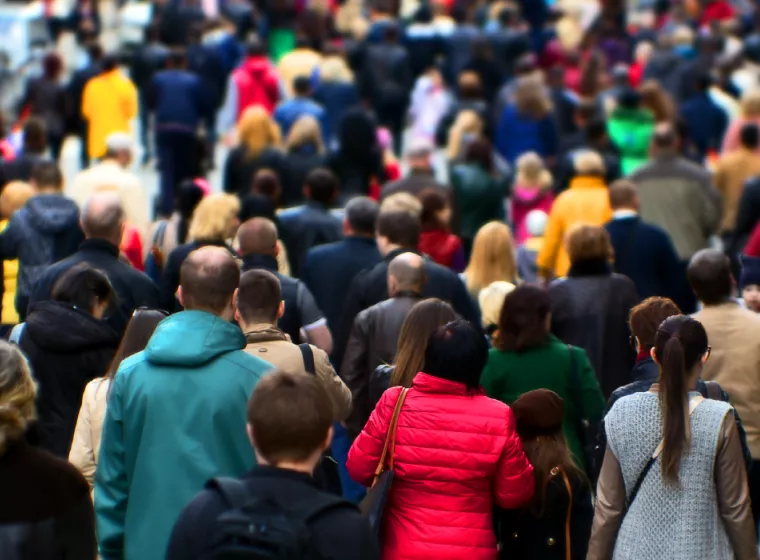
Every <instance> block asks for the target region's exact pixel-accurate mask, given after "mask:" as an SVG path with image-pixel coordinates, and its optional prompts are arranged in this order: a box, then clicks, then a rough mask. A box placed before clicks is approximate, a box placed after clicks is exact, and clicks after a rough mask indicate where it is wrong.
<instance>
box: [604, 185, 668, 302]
mask: <svg viewBox="0 0 760 560" xmlns="http://www.w3.org/2000/svg"><path fill="white" fill-rule="evenodd" d="M609 194H610V207H611V208H612V221H610V222H608V223H607V224H606V225H605V226H604V227H605V229H606V230H607V233H609V234H610V240H611V241H612V247H613V248H614V249H615V272H618V273H620V274H625V275H626V276H628V277H629V278H630V279H631V280H633V283H634V284H636V291H637V292H638V293H639V296H640V297H642V298H648V297H652V296H664V297H669V298H674V297H676V296H677V295H678V293H679V281H683V270H682V268H681V266H680V263H679V260H678V255H677V254H676V250H675V249H674V248H673V243H672V241H670V237H668V234H667V233H665V231H664V230H662V229H660V228H658V227H657V226H653V225H650V224H647V223H646V222H643V221H642V220H641V217H639V195H638V191H637V190H636V185H634V184H633V183H631V182H630V181H625V180H621V181H617V182H616V183H613V184H612V185H611V186H610V192H609Z"/></svg>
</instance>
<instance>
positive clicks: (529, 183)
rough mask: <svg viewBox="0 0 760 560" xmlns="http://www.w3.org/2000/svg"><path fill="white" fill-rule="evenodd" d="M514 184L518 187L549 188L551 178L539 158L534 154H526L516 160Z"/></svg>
mask: <svg viewBox="0 0 760 560" xmlns="http://www.w3.org/2000/svg"><path fill="white" fill-rule="evenodd" d="M515 182H516V184H517V185H518V186H520V187H535V188H542V189H545V188H549V187H550V186H551V185H552V176H551V173H549V171H547V169H546V166H545V165H544V162H543V160H542V159H541V157H540V156H539V155H538V154H537V153H535V152H528V153H526V154H523V155H521V156H520V157H519V158H517V179H516V181H515Z"/></svg>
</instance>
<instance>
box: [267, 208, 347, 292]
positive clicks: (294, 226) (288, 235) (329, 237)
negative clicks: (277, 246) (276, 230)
mask: <svg viewBox="0 0 760 560" xmlns="http://www.w3.org/2000/svg"><path fill="white" fill-rule="evenodd" d="M342 237H343V222H342V221H341V219H340V218H338V217H337V216H335V215H334V214H332V213H331V212H330V210H329V209H328V208H327V207H325V206H322V205H321V204H319V203H317V202H314V201H311V200H309V201H307V202H306V204H304V205H303V206H297V207H295V208H288V209H287V210H284V211H283V212H281V213H280V239H282V242H283V243H284V244H285V248H286V249H287V250H288V260H289V261H290V272H291V274H292V275H293V276H296V277H300V275H301V266H302V265H303V263H304V261H305V260H306V253H307V252H308V251H309V249H311V248H312V247H316V246H317V245H324V244H326V243H333V242H335V241H340V239H341V238H342Z"/></svg>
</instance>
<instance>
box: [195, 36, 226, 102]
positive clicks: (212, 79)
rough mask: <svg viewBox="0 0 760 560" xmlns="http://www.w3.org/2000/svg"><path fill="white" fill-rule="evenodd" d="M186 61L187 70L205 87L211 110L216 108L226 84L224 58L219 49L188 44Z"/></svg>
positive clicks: (222, 97) (222, 98)
mask: <svg viewBox="0 0 760 560" xmlns="http://www.w3.org/2000/svg"><path fill="white" fill-rule="evenodd" d="M187 61H188V70H190V72H192V73H193V74H195V75H196V76H198V77H199V78H200V80H201V83H202V84H203V86H204V88H205V97H206V100H207V101H208V103H209V105H210V108H211V110H212V111H216V110H218V109H219V107H220V106H221V104H222V101H223V100H224V90H225V88H226V86H227V73H226V72H225V69H224V59H223V58H222V55H221V54H220V52H219V49H217V48H216V47H214V46H211V45H202V44H198V45H189V46H188V47H187Z"/></svg>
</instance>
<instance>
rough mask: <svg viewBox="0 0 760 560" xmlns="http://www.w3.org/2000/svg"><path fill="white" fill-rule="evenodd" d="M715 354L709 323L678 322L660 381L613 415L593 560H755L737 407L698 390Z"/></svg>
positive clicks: (667, 328) (664, 328) (663, 328)
mask: <svg viewBox="0 0 760 560" xmlns="http://www.w3.org/2000/svg"><path fill="white" fill-rule="evenodd" d="M709 357H710V347H709V346H708V344H707V333H706V332H705V329H704V327H703V326H702V324H701V323H699V322H698V321H696V320H695V319H692V318H691V317H687V316H684V315H679V316H675V317H670V318H668V319H666V320H665V322H663V323H662V325H660V328H659V329H658V330H657V334H656V336H655V344H654V348H653V349H652V358H653V359H654V360H655V362H657V364H658V365H659V369H660V377H659V380H658V383H657V384H655V385H653V386H652V388H651V389H650V390H649V391H648V392H646V393H636V394H633V395H630V396H627V397H623V398H622V399H620V400H619V401H617V402H616V403H615V405H614V406H613V407H612V410H610V412H609V414H608V415H607V417H606V419H605V422H606V432H607V441H608V446H607V452H606V454H605V456H604V464H603V465H602V472H601V475H600V477H599V485H598V487H597V502H596V511H595V518H594V526H593V530H592V535H591V542H590V545H589V555H588V558H589V560H597V559H608V558H613V559H615V560H617V559H628V558H630V559H634V558H635V559H636V560H649V559H651V560H659V559H663V558H668V559H669V560H680V559H683V560H687V559H696V558H711V559H716V560H717V559H724V558H725V559H729V558H736V559H737V560H745V559H746V560H748V559H750V558H752V559H753V560H756V559H757V557H758V555H757V541H756V533H755V527H754V524H753V521H752V512H751V508H750V499H749V489H748V487H747V474H746V470H745V467H744V461H743V457H742V450H741V445H740V442H739V433H738V431H737V429H736V423H735V420H734V416H733V409H732V408H731V406H730V405H729V404H727V403H724V402H721V401H715V400H706V399H704V398H703V397H702V396H701V395H700V394H699V393H698V392H696V390H695V387H696V383H697V380H698V379H699V377H700V374H701V372H702V366H703V365H704V363H705V362H706V361H707V359H708V358H709Z"/></svg>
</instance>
